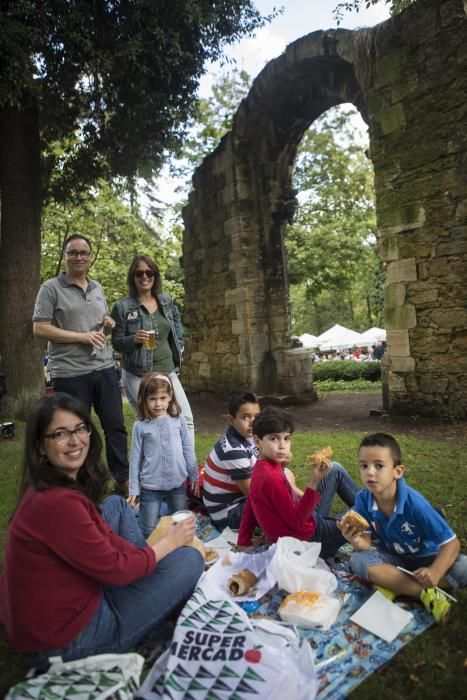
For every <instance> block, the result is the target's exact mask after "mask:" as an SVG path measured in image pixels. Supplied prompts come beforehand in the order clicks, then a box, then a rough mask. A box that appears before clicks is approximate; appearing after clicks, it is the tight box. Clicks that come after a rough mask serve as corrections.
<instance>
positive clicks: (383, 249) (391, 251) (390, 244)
mask: <svg viewBox="0 0 467 700" xmlns="http://www.w3.org/2000/svg"><path fill="white" fill-rule="evenodd" d="M378 250H379V254H380V255H381V258H382V259H383V260H384V262H390V261H391V260H397V259H398V258H399V246H398V241H397V236H382V237H381V238H380V240H379V243H378Z"/></svg>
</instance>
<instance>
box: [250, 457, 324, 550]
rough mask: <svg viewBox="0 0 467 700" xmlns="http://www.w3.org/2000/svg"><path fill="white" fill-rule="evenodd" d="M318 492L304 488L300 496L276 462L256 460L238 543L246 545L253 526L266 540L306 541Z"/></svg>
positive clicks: (318, 496)
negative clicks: (294, 539) (295, 539)
mask: <svg viewBox="0 0 467 700" xmlns="http://www.w3.org/2000/svg"><path fill="white" fill-rule="evenodd" d="M319 499H320V495H319V493H318V492H317V491H314V490H313V489H310V488H307V489H305V492H304V494H303V496H302V497H301V498H299V496H297V494H295V493H294V492H293V490H292V487H291V486H290V484H289V482H288V481H287V479H286V476H285V474H284V470H283V469H282V466H281V465H280V464H277V463H274V462H269V461H268V460H265V459H260V460H258V462H256V464H255V468H254V469H253V476H252V478H251V483H250V491H249V493H248V499H247V502H246V504H245V508H244V509H243V515H242V522H241V523H240V532H239V533H238V544H239V545H240V546H242V547H247V546H248V545H249V544H251V536H252V534H253V531H254V529H255V527H256V526H257V525H259V526H260V528H261V529H262V530H263V532H264V534H265V535H266V537H267V538H268V540H269V541H270V542H276V540H277V539H278V538H279V537H296V538H297V539H298V540H307V541H310V539H311V537H312V536H313V533H314V531H315V530H316V522H315V518H314V516H313V510H314V509H315V508H316V505H317V504H318V501H319Z"/></svg>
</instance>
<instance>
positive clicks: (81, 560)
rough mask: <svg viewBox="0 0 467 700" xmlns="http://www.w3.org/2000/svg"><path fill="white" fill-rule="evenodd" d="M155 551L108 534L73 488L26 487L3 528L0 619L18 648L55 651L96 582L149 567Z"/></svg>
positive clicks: (76, 624) (91, 598)
mask: <svg viewBox="0 0 467 700" xmlns="http://www.w3.org/2000/svg"><path fill="white" fill-rule="evenodd" d="M155 565H156V556H155V554H154V550H153V549H152V548H151V547H144V548H142V549H138V548H137V547H136V546H135V545H133V544H130V543H129V542H127V541H126V540H124V539H123V538H122V537H119V535H116V534H115V533H114V532H113V531H112V530H111V529H110V527H108V525H106V523H105V522H104V521H103V519H102V517H101V515H100V513H99V512H98V510H97V509H96V508H95V506H94V505H93V504H92V503H91V501H90V500H89V499H88V498H87V497H86V496H85V495H84V494H82V493H80V492H79V491H73V490H71V489H67V488H51V489H47V490H46V491H35V490H33V489H32V488H29V489H28V490H27V491H26V493H25V495H24V497H23V499H22V501H21V503H20V505H19V507H18V509H17V511H16V513H15V514H14V517H13V520H12V522H11V523H10V526H9V528H8V538H7V543H6V550H5V565H4V569H3V572H2V574H1V576H0V620H2V621H3V622H4V624H5V625H6V627H7V629H8V636H9V640H10V644H11V645H12V646H13V647H14V648H15V649H17V650H19V651H27V652H38V651H48V650H52V649H58V648H61V647H63V646H65V645H66V644H68V643H69V642H71V641H72V640H73V639H74V638H75V637H76V636H77V635H78V634H79V633H80V632H81V630H82V629H83V628H84V627H85V626H86V625H87V623H88V622H89V621H90V619H91V618H92V616H93V614H94V613H95V611H96V610H97V607H98V605H99V602H100V600H101V598H102V586H127V585H129V584H130V583H133V582H134V581H136V580H138V579H140V578H142V577H143V576H145V575H146V574H149V573H151V572H152V571H153V570H154V567H155Z"/></svg>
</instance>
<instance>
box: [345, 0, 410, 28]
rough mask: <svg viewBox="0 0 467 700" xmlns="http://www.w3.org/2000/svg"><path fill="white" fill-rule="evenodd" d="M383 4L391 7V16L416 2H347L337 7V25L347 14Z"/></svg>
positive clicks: (365, 0) (391, 0)
mask: <svg viewBox="0 0 467 700" xmlns="http://www.w3.org/2000/svg"><path fill="white" fill-rule="evenodd" d="M381 2H384V3H385V4H386V5H388V6H389V10H390V12H391V15H397V14H399V12H402V10H405V8H406V7H408V6H409V5H411V4H412V3H413V2H415V0H346V1H345V2H340V3H339V4H338V5H337V7H336V9H335V10H334V13H333V14H334V17H335V18H336V20H337V24H340V23H341V22H342V20H343V18H344V14H345V13H346V12H358V11H359V10H360V9H361V8H362V7H366V8H367V9H368V8H369V7H371V6H372V5H378V4H380V3H381Z"/></svg>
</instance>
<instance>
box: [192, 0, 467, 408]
mask: <svg viewBox="0 0 467 700" xmlns="http://www.w3.org/2000/svg"><path fill="white" fill-rule="evenodd" d="M466 25H467V22H466V16H465V10H464V4H463V2H462V0H444V1H442V0H418V2H417V3H416V4H415V5H414V6H412V7H411V8H409V10H407V11H406V12H405V13H403V14H402V15H400V16H399V17H396V18H393V19H392V20H390V21H388V22H386V23H384V24H383V25H380V26H379V27H376V28H374V29H372V30H361V31H357V32H349V31H345V30H337V31H328V32H315V33H313V34H310V35H308V36H306V37H304V38H302V39H299V40H298V41H296V42H294V43H293V44H291V45H290V46H288V47H287V50H286V51H285V53H284V54H283V55H282V56H280V57H279V58H277V59H275V60H274V61H271V62H270V63H269V64H268V65H267V66H266V68H265V69H264V70H263V71H262V72H261V73H260V74H259V76H258V77H257V78H256V80H255V82H254V84H253V86H252V89H251V91H250V93H249V95H248V96H247V98H246V99H245V100H244V101H243V103H242V104H241V106H240V108H239V110H238V112H237V114H236V116H235V119H234V124H233V128H232V131H231V132H230V133H229V134H227V136H226V137H225V138H224V139H223V140H222V142H221V144H220V145H219V147H218V148H217V149H216V151H214V153H212V154H211V155H210V156H209V157H208V158H207V159H206V160H205V161H204V163H203V164H202V166H201V167H200V168H198V170H197V171H196V173H195V175H194V178H193V191H192V193H191V194H190V200H189V204H188V205H187V207H186V208H185V210H184V221H185V229H186V230H185V237H184V268H185V287H186V306H185V321H186V323H187V325H188V327H189V330H190V340H189V342H188V343H187V353H186V370H185V374H184V382H185V383H186V385H187V387H188V389H189V390H190V391H194V392H203V391H211V392H215V393H225V392H226V391H228V390H231V389H233V388H238V387H240V386H248V387H250V388H253V389H255V390H257V391H259V392H267V393H272V392H274V393H293V394H295V395H296V396H297V397H301V398H304V397H308V398H313V397H314V391H313V383H312V376H311V366H310V363H309V360H308V355H307V353H306V351H303V350H292V349H290V335H289V334H290V312H289V303H288V290H287V286H288V285H287V271H286V260H285V253H284V246H283V231H284V227H285V225H286V222H287V221H288V220H289V219H290V217H291V216H292V215H293V211H294V208H295V204H296V203H295V198H294V193H293V191H292V187H291V172H292V168H293V162H294V158H295V154H296V149H297V146H298V144H299V142H300V139H301V137H302V136H303V133H304V131H305V130H306V129H307V128H308V127H309V125H310V124H311V123H312V122H313V120H314V119H316V118H317V117H318V116H319V115H320V114H322V113H323V112H324V111H326V110H327V109H328V108H329V107H331V106H334V105H336V104H340V103H344V102H352V103H353V104H354V105H356V107H357V108H358V109H359V110H360V112H361V114H362V116H363V117H364V119H366V120H367V122H368V123H369V126H370V142H371V158H372V160H373V163H374V166H375V176H376V183H375V186H376V201H377V214H378V227H379V236H380V248H381V255H382V257H383V259H384V260H385V262H386V263H387V287H386V295H385V313H386V327H387V329H388V347H389V352H388V362H387V365H386V371H385V377H386V381H387V386H386V387H385V389H386V391H385V392H384V393H385V396H386V397H387V404H388V406H387V407H388V408H389V409H390V410H391V411H393V412H406V411H410V412H414V411H415V412H421V413H425V414H434V415H446V416H449V417H455V416H464V415H466V414H467V379H466V375H465V369H466V365H467V323H466V320H467V319H466V314H467V295H466V272H467V268H466V266H467V255H466V253H467V249H466V245H467V244H466V241H467V235H466V233H467V229H466V226H467V221H466V219H467V191H466V190H467V182H466V170H467V168H466V160H467V143H466V140H467V135H466V133H467V129H466V126H467V124H466V122H467V117H466V113H467V65H466V63H467V48H466V47H467V27H466Z"/></svg>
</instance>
